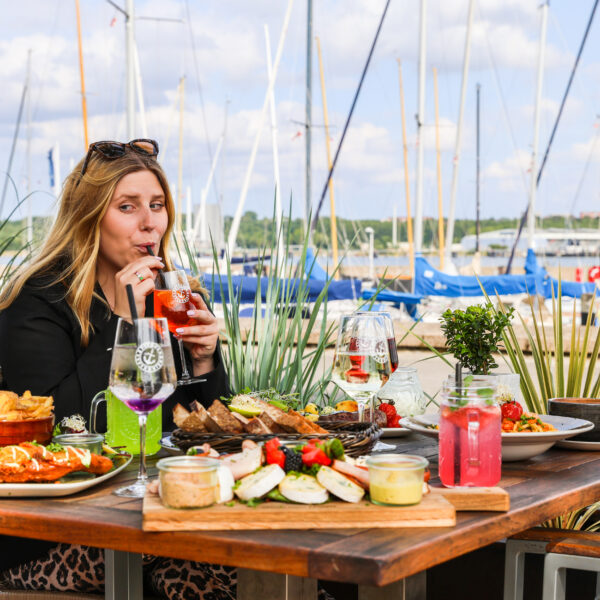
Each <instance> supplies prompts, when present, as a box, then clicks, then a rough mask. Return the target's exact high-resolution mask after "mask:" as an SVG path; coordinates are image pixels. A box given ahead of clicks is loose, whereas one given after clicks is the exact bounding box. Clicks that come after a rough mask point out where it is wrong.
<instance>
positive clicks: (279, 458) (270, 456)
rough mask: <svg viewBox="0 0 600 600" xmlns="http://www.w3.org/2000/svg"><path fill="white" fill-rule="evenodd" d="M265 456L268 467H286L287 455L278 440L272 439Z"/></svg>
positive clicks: (266, 446)
mask: <svg viewBox="0 0 600 600" xmlns="http://www.w3.org/2000/svg"><path fill="white" fill-rule="evenodd" d="M265 455H266V458H267V464H268V465H279V466H280V467H281V468H282V469H283V468H284V467H285V453H284V452H283V450H282V446H281V442H280V441H279V439H278V438H276V437H275V438H272V439H270V440H269V441H268V442H267V443H266V444H265Z"/></svg>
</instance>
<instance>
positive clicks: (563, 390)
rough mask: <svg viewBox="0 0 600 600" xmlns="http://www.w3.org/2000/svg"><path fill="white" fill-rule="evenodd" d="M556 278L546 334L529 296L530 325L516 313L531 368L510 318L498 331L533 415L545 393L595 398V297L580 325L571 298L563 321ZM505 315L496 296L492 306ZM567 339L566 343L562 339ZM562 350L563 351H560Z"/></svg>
mask: <svg viewBox="0 0 600 600" xmlns="http://www.w3.org/2000/svg"><path fill="white" fill-rule="evenodd" d="M562 299H563V297H562V290H561V283H560V279H559V282H558V287H557V291H556V294H555V293H554V289H553V290H552V315H551V323H550V325H551V330H550V332H549V333H548V332H547V331H546V327H545V326H544V318H543V314H542V309H541V306H540V303H539V302H538V303H537V308H536V302H535V301H534V300H535V299H534V297H533V296H529V299H528V304H529V309H530V311H531V321H532V324H531V325H528V324H527V323H526V321H525V319H524V318H523V316H522V315H519V320H520V322H521V326H522V327H523V330H524V332H525V335H526V337H527V341H528V343H529V348H530V349H531V354H532V357H533V360H534V365H535V372H534V373H532V372H530V370H529V369H528V368H527V365H526V363H525V355H524V352H523V350H522V349H521V346H520V344H519V341H518V338H517V333H516V331H515V329H514V327H513V325H512V324H511V323H509V324H508V325H506V327H505V328H504V330H503V333H502V338H503V341H504V347H505V350H506V356H507V359H508V362H509V364H510V366H511V367H512V369H513V371H514V372H515V373H518V374H519V375H520V376H521V391H522V392H523V399H524V401H525V404H526V405H527V408H528V409H529V410H530V411H532V412H536V413H538V414H547V413H548V399H549V398H562V397H568V398H597V397H598V395H599V394H600V372H597V362H598V355H599V354H600V329H598V328H595V327H592V325H593V319H594V317H593V313H594V306H595V301H596V295H595V293H594V295H593V297H592V300H591V305H590V309H589V312H588V317H587V320H586V323H585V326H579V325H578V324H577V322H578V315H577V312H576V304H575V303H573V313H572V320H571V325H570V331H569V327H568V326H567V327H565V325H564V323H563V303H562ZM494 310H495V311H496V312H497V314H507V311H508V309H507V307H506V305H505V304H504V303H503V302H502V300H501V299H500V298H498V304H497V306H496V307H495V309H494ZM567 340H569V342H570V343H569V346H568V347H567V344H566V341H567ZM567 354H568V356H566V355H567Z"/></svg>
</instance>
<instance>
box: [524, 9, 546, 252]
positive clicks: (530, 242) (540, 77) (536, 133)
mask: <svg viewBox="0 0 600 600" xmlns="http://www.w3.org/2000/svg"><path fill="white" fill-rule="evenodd" d="M547 29H548V2H544V4H542V24H541V31H540V50H539V55H538V69H537V87H536V94H535V116H534V121H533V143H532V148H531V180H530V182H529V212H528V213H527V247H528V248H532V249H533V248H535V196H536V191H537V185H536V175H537V161H538V156H537V155H538V144H539V139H540V111H541V106H542V88H543V81H544V59H545V54H546V31H547Z"/></svg>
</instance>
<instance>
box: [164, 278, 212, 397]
mask: <svg viewBox="0 0 600 600" xmlns="http://www.w3.org/2000/svg"><path fill="white" fill-rule="evenodd" d="M196 308H197V307H196V305H195V304H194V303H193V302H192V291H191V290H190V284H189V282H188V278H187V275H186V274H185V271H181V270H177V271H162V272H161V273H160V275H159V276H158V277H157V279H156V288H155V290H154V316H155V317H164V318H165V319H167V324H168V327H169V331H170V332H171V333H172V334H173V335H175V336H176V337H177V345H178V346H179V357H180V359H181V371H182V372H181V378H180V379H179V380H178V381H177V384H178V385H188V384H190V383H199V382H201V381H206V379H204V378H199V377H192V376H191V375H190V373H189V371H188V368H187V364H186V360H185V351H184V348H183V341H182V340H181V337H180V335H179V334H178V333H177V329H179V328H180V327H192V326H193V325H197V324H198V321H197V320H196V319H194V317H190V316H189V315H188V311H189V310H196Z"/></svg>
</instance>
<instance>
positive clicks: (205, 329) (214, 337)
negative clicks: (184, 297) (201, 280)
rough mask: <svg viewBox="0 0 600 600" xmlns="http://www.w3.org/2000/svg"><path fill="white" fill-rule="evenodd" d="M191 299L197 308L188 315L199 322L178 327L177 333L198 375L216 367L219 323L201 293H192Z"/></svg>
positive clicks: (195, 373)
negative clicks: (215, 356) (215, 358)
mask: <svg viewBox="0 0 600 600" xmlns="http://www.w3.org/2000/svg"><path fill="white" fill-rule="evenodd" d="M191 300H192V302H193V303H194V304H195V306H196V308H195V309H193V310H190V311H188V316H189V317H191V318H192V319H195V320H196V321H197V324H195V325H188V326H187V327H178V328H177V330H176V333H177V335H178V336H179V337H180V338H181V341H182V342H183V343H184V344H185V345H186V348H187V349H188V352H189V353H190V356H191V357H192V361H193V363H194V375H195V376H198V375H204V374H205V373H208V372H210V371H212V370H213V369H214V368H215V362H214V358H213V356H214V353H215V350H216V349H217V342H218V340H219V323H218V321H217V318H216V317H215V316H214V315H213V314H212V313H211V312H210V311H209V310H208V307H207V306H206V302H204V298H203V297H202V295H201V294H192V295H191Z"/></svg>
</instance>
